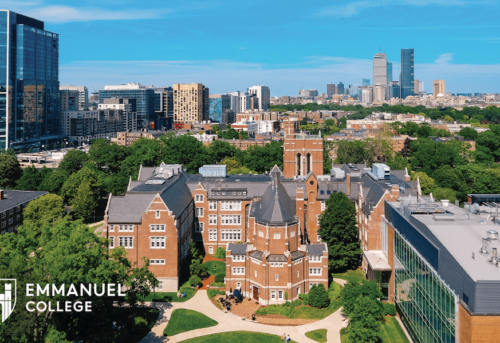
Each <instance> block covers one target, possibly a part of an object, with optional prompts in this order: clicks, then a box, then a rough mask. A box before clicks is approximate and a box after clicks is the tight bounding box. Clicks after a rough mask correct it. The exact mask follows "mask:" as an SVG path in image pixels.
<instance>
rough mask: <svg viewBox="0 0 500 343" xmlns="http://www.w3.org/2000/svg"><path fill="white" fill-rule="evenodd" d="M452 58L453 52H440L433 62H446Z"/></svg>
mask: <svg viewBox="0 0 500 343" xmlns="http://www.w3.org/2000/svg"><path fill="white" fill-rule="evenodd" d="M452 60H453V54H451V53H447V54H441V55H439V56H438V58H437V59H436V61H434V63H436V64H447V63H448V62H451V61H452Z"/></svg>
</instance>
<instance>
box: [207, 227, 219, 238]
mask: <svg viewBox="0 0 500 343" xmlns="http://www.w3.org/2000/svg"><path fill="white" fill-rule="evenodd" d="M208 240H209V241H216V240H217V229H209V230H208Z"/></svg>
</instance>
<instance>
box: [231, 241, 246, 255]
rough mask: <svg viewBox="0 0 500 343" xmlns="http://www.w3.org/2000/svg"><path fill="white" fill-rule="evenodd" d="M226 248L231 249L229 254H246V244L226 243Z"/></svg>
mask: <svg viewBox="0 0 500 343" xmlns="http://www.w3.org/2000/svg"><path fill="white" fill-rule="evenodd" d="M227 250H228V251H231V255H246V254H247V244H234V243H228V244H227Z"/></svg>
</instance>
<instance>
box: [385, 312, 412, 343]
mask: <svg viewBox="0 0 500 343" xmlns="http://www.w3.org/2000/svg"><path fill="white" fill-rule="evenodd" d="M380 338H382V343H410V342H409V340H408V337H406V334H405V333H404V331H403V329H402V328H401V326H400V325H399V322H398V320H397V319H396V318H394V317H385V323H384V324H382V328H381V329H380Z"/></svg>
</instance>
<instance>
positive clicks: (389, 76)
mask: <svg viewBox="0 0 500 343" xmlns="http://www.w3.org/2000/svg"><path fill="white" fill-rule="evenodd" d="M391 82H392V62H387V84H388V85H390V84H391Z"/></svg>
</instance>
